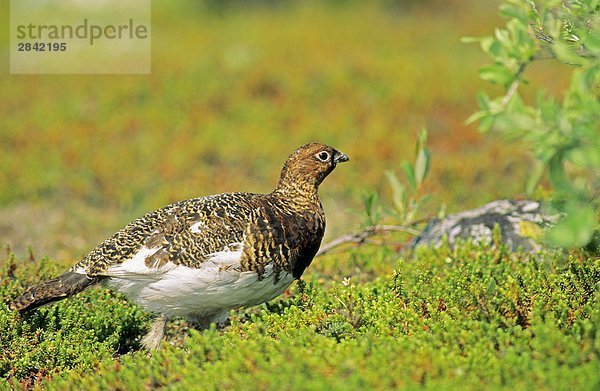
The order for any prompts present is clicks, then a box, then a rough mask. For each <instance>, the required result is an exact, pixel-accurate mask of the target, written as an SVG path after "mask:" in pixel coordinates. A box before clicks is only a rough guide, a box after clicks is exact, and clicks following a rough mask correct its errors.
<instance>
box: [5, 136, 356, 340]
mask: <svg viewBox="0 0 600 391" xmlns="http://www.w3.org/2000/svg"><path fill="white" fill-rule="evenodd" d="M347 160H348V158H347V156H346V155H344V154H343V153H341V152H339V151H336V150H335V149H333V148H331V147H329V146H326V145H323V144H319V143H311V144H307V145H304V146H302V147H300V148H298V149H297V150H296V151H294V152H293V153H292V154H291V155H290V156H289V157H288V159H287V160H286V162H285V164H284V166H283V169H282V171H281V175H280V178H279V182H278V184H277V186H276V188H275V190H274V191H273V192H271V193H269V194H251V193H227V194H219V195H213V196H208V197H202V198H195V199H190V200H185V201H180V202H177V203H174V204H171V205H168V206H166V207H164V208H162V209H158V210H156V211H154V212H150V213H148V214H146V215H144V216H142V217H140V218H138V219H136V220H134V221H133V222H132V223H130V224H128V225H127V226H125V227H124V228H123V229H121V230H120V231H118V232H117V233H115V234H114V235H113V236H112V237H110V238H108V239H107V240H105V241H104V242H103V243H101V244H100V245H98V246H97V247H96V248H95V249H94V250H92V251H91V252H90V254H89V255H88V256H87V257H85V258H84V259H83V260H82V261H80V262H79V263H78V264H76V265H75V266H74V267H72V268H71V269H69V271H67V272H66V273H65V274H63V275H62V276H60V277H58V278H56V279H54V280H51V281H48V282H46V283H42V284H40V285H38V286H34V287H32V288H29V289H28V290H27V291H26V292H25V293H24V294H23V295H22V296H20V297H19V298H18V299H16V300H15V301H14V302H13V303H12V308H13V309H16V310H19V311H26V310H30V309H34V308H36V307H39V306H40V305H43V304H47V303H50V302H53V301H56V300H60V299H62V298H65V297H68V296H71V295H73V294H75V293H78V292H80V291H81V290H83V289H85V288H86V287H87V286H89V285H92V284H94V283H96V282H99V281H104V282H107V283H108V284H109V285H111V286H113V287H114V288H116V289H118V290H120V291H122V292H123V293H125V294H126V295H128V296H129V297H130V298H131V299H132V300H134V301H136V302H138V303H139V304H141V305H142V306H143V307H144V308H146V309H148V310H151V311H155V312H158V313H161V314H164V315H165V316H186V317H188V318H190V319H192V320H195V321H197V322H198V323H200V324H201V325H206V324H208V323H210V322H213V321H222V320H223V319H224V318H226V315H227V313H228V311H229V310H231V309H232V308H236V307H244V306H249V305H256V304H259V303H261V302H264V301H267V300H270V299H271V298H273V297H274V296H276V295H277V294H279V293H281V292H282V291H283V290H285V288H287V286H288V285H289V284H290V283H291V281H292V280H293V279H298V278H300V276H302V273H303V272H304V270H305V269H306V267H308V265H309V264H310V263H311V261H312V259H313V258H314V256H315V254H316V253H317V250H318V248H319V246H320V244H321V239H322V237H323V233H324V230H325V214H324V211H323V208H322V205H321V202H320V200H319V196H318V193H317V191H318V187H319V185H320V184H321V182H322V181H323V180H324V179H325V177H327V175H329V173H331V171H333V169H334V168H335V166H336V164H337V163H339V162H345V161H347ZM265 279H266V280H265ZM263 280H265V281H263ZM164 323H165V319H164V318H159V320H158V321H157V323H156V325H155V327H154V328H153V330H152V331H151V333H150V335H149V337H148V338H147V339H146V340H145V345H146V346H147V347H149V348H155V347H157V346H158V343H159V342H160V339H161V338H162V331H161V330H162V327H164Z"/></svg>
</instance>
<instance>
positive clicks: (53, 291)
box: [10, 271, 98, 312]
mask: <svg viewBox="0 0 600 391" xmlns="http://www.w3.org/2000/svg"><path fill="white" fill-rule="evenodd" d="M96 282H98V277H90V276H87V275H85V274H79V273H75V272H72V271H68V272H66V273H65V274H63V275H62V276H59V277H56V278H54V279H52V280H49V281H46V282H43V283H41V284H39V285H36V286H32V287H30V288H28V289H27V290H26V291H25V292H24V293H23V294H22V295H21V296H19V297H17V299H15V301H13V302H12V303H11V305H10V307H11V309H12V310H15V311H19V312H25V311H30V310H33V309H36V308H38V307H41V306H43V305H44V304H49V303H53V302H55V301H59V300H62V299H66V298H67V297H69V296H73V295H74V294H77V293H79V292H81V291H82V290H84V289H85V288H87V287H88V286H90V285H92V284H95V283H96Z"/></svg>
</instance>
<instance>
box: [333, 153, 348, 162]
mask: <svg viewBox="0 0 600 391" xmlns="http://www.w3.org/2000/svg"><path fill="white" fill-rule="evenodd" d="M348 160H350V158H349V157H348V156H346V154H345V153H343V152H340V151H335V153H334V154H333V162H334V163H335V164H338V163H343V162H347V161H348Z"/></svg>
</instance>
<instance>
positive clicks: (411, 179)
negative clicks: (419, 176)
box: [402, 161, 417, 190]
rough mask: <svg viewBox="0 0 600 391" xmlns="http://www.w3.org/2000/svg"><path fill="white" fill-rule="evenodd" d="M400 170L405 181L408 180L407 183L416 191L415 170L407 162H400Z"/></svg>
mask: <svg viewBox="0 0 600 391" xmlns="http://www.w3.org/2000/svg"><path fill="white" fill-rule="evenodd" d="M402 169H403V170H404V174H405V175H406V179H408V183H409V184H410V186H411V187H412V188H413V190H416V189H417V180H416V179H415V169H414V168H413V166H411V165H410V163H408V162H407V161H403V162H402Z"/></svg>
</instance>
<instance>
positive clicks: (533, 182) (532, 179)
mask: <svg viewBox="0 0 600 391" xmlns="http://www.w3.org/2000/svg"><path fill="white" fill-rule="evenodd" d="M545 171H546V164H545V163H544V162H541V161H539V160H538V161H536V162H535V165H534V167H533V170H532V172H531V175H529V178H528V179H527V185H526V187H525V192H526V193H527V194H528V195H531V194H532V193H533V191H534V190H535V188H536V186H537V185H538V183H539V182H540V179H542V175H544V172H545Z"/></svg>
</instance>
